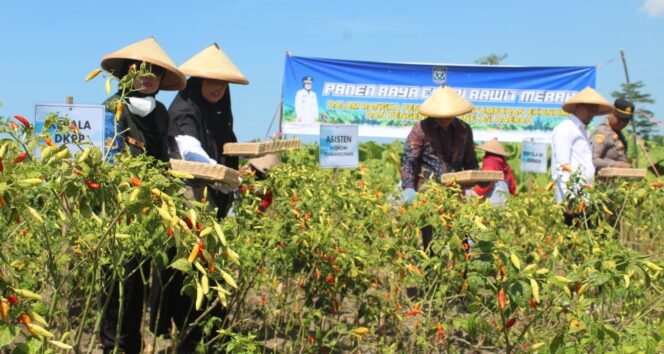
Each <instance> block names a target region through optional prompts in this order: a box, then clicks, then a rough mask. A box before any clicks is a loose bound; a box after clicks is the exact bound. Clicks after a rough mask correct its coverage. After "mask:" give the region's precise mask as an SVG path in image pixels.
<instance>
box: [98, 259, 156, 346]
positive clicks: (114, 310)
mask: <svg viewBox="0 0 664 354" xmlns="http://www.w3.org/2000/svg"><path fill="white" fill-rule="evenodd" d="M139 267H140V269H139ZM124 269H125V274H131V275H130V276H129V277H127V278H126V279H125V281H124V295H123V297H122V298H123V299H122V300H123V304H122V327H121V330H120V333H116V326H117V324H118V317H119V313H120V301H119V298H120V282H119V281H114V280H112V274H110V270H109V269H105V270H104V276H105V277H106V279H107V281H105V289H104V292H103V293H102V296H101V306H103V305H104V303H105V302H106V300H108V301H109V303H108V307H107V308H106V311H105V312H104V314H103V317H102V321H101V331H100V340H101V344H102V345H103V347H104V353H112V352H113V347H114V346H115V337H116V335H117V336H119V346H118V347H119V352H120V353H122V352H124V353H127V354H133V353H141V345H142V344H143V338H142V337H141V322H142V320H143V298H144V294H145V284H143V277H145V278H146V279H147V277H148V274H149V272H150V263H149V262H145V263H143V264H142V265H141V264H140V261H139V259H138V258H132V259H130V260H129V261H128V262H126V263H125V264H124ZM132 272H133V273H132ZM141 272H142V273H143V274H142V275H141ZM111 288H113V290H112V291H111ZM108 297H110V299H109V298H108Z"/></svg>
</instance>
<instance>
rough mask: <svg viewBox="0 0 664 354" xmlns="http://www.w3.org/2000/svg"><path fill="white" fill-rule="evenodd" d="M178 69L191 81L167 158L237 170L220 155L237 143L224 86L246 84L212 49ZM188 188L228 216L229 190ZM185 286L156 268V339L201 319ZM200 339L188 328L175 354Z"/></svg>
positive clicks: (175, 113)
mask: <svg viewBox="0 0 664 354" xmlns="http://www.w3.org/2000/svg"><path fill="white" fill-rule="evenodd" d="M179 69H180V70H181V71H182V72H183V73H185V74H186V75H190V76H191V78H190V79H189V80H188V81H187V87H186V89H184V90H182V91H180V92H179V93H178V95H177V96H176V97H175V99H174V100H173V103H172V104H171V106H170V108H169V110H168V112H169V116H170V123H169V130H168V137H169V144H170V147H171V148H170V151H171V156H172V157H173V158H176V159H184V160H187V161H195V162H202V163H211V164H222V165H224V166H227V167H230V168H232V169H235V170H237V169H238V167H239V159H238V158H237V157H229V156H224V155H223V153H222V150H223V146H224V144H226V143H233V142H237V139H236V137H235V133H234V132H233V113H232V112H231V97H230V91H229V89H228V83H229V82H233V83H240V84H248V83H249V82H248V81H247V80H246V79H245V78H244V75H242V73H241V72H240V71H239V70H238V69H237V67H236V66H235V65H234V64H233V63H232V62H231V61H230V59H229V58H228V57H227V56H226V54H225V53H224V52H223V51H222V50H221V49H220V48H219V47H218V46H217V45H216V44H213V45H211V46H210V47H208V48H206V49H204V50H203V51H201V52H200V53H198V54H197V55H195V56H194V57H192V58H191V59H189V60H188V61H187V62H185V63H184V64H182V65H181V66H180V68H179ZM188 183H189V186H190V192H191V194H192V195H193V198H194V199H196V200H201V199H202V198H203V194H204V190H205V189H206V188H207V201H208V202H209V207H210V209H211V210H214V209H216V215H217V217H218V218H220V219H221V218H223V217H225V216H226V214H227V212H228V210H229V209H230V207H231V204H232V202H233V194H232V193H230V189H227V188H226V187H224V186H222V185H218V184H211V183H207V182H204V181H199V180H194V181H188ZM167 253H168V256H169V257H170V258H173V257H174V256H175V250H174V249H171V250H169V252H167ZM183 282H184V275H183V274H182V273H181V272H180V271H177V270H174V269H172V268H168V267H166V265H165V264H163V265H161V266H158V267H157V269H156V271H155V272H154V273H153V280H152V284H153V285H152V286H153V287H152V295H151V297H150V305H151V308H152V311H151V315H152V316H151V319H150V322H151V323H150V327H151V328H154V329H156V330H155V332H156V334H166V333H168V328H169V326H170V324H171V320H173V323H175V325H176V327H177V328H178V329H179V330H183V329H185V330H186V329H187V327H188V324H190V323H192V322H193V321H194V320H195V319H196V318H198V317H199V316H200V315H201V313H202V311H195V310H194V309H193V301H192V298H191V297H190V296H187V295H182V294H181V292H180V290H181V289H182V285H183ZM164 285H165V286H164ZM159 294H161V298H159V297H160V296H159ZM157 315H158V318H159V319H158V320H157ZM211 315H212V316H216V317H219V318H222V317H224V311H223V310H222V309H221V308H220V307H217V308H215V309H214V310H213V311H212V312H211ZM201 338H202V332H201V329H200V327H196V328H191V329H190V332H189V335H188V336H187V337H186V338H184V339H183V340H181V341H180V343H178V345H179V348H178V353H190V352H193V351H194V350H195V348H196V346H197V344H198V343H199V342H200V341H201Z"/></svg>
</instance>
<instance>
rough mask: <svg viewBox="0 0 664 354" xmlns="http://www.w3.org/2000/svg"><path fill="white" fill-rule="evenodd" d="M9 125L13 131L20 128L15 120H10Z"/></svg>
mask: <svg viewBox="0 0 664 354" xmlns="http://www.w3.org/2000/svg"><path fill="white" fill-rule="evenodd" d="M9 126H10V127H11V128H12V130H13V131H17V130H18V124H16V123H14V122H9Z"/></svg>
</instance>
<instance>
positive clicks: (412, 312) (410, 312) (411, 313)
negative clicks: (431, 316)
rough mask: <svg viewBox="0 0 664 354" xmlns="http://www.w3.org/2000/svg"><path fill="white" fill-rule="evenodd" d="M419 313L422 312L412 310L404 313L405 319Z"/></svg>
mask: <svg viewBox="0 0 664 354" xmlns="http://www.w3.org/2000/svg"><path fill="white" fill-rule="evenodd" d="M420 313H422V310H420V309H414V310H410V311H406V317H410V316H417V315H419V314H420Z"/></svg>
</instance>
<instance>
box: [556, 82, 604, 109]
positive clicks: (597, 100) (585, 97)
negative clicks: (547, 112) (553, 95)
mask: <svg viewBox="0 0 664 354" xmlns="http://www.w3.org/2000/svg"><path fill="white" fill-rule="evenodd" d="M577 104H596V105H597V106H598V107H599V108H598V110H597V113H595V115H597V116H602V115H605V114H609V113H612V112H613V110H614V108H613V105H612V104H611V103H609V101H607V100H606V98H604V96H602V95H601V94H600V93H599V92H597V91H595V90H593V89H592V88H591V87H590V86H588V87H586V88H584V89H583V90H581V92H579V93H577V94H576V95H574V96H572V98H570V99H569V100H567V101H566V102H565V103H564V104H563V111H565V112H567V113H573V112H574V108H575V107H576V105H577Z"/></svg>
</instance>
